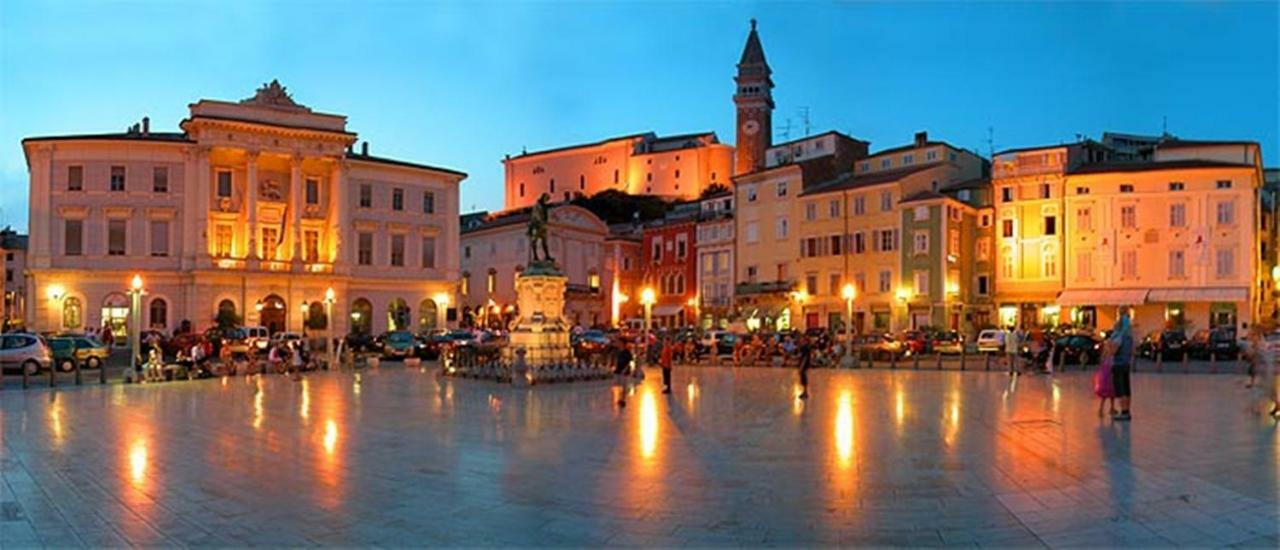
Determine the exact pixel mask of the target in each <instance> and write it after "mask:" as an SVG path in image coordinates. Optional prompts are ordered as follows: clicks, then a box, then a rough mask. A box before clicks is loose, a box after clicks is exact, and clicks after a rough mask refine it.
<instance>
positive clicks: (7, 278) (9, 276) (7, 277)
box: [4, 267, 13, 283]
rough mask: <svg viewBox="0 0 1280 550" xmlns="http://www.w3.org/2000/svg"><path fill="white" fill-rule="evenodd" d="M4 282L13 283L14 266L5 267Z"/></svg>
mask: <svg viewBox="0 0 1280 550" xmlns="http://www.w3.org/2000/svg"><path fill="white" fill-rule="evenodd" d="M4 282H6V283H12V282H13V268H12V267H6V268H4Z"/></svg>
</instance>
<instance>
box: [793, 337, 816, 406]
mask: <svg viewBox="0 0 1280 550" xmlns="http://www.w3.org/2000/svg"><path fill="white" fill-rule="evenodd" d="M796 355H797V360H798V362H799V367H800V399H808V398H809V365H810V362H811V361H812V359H813V346H812V345H811V344H810V343H809V337H808V336H804V335H801V336H800V343H799V345H798V346H796Z"/></svg>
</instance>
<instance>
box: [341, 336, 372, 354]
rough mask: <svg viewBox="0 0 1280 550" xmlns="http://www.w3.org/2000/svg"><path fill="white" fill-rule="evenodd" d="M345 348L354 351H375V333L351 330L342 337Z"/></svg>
mask: <svg viewBox="0 0 1280 550" xmlns="http://www.w3.org/2000/svg"><path fill="white" fill-rule="evenodd" d="M342 341H343V346H342V347H343V348H345V349H349V350H351V351H353V352H362V351H373V350H376V349H377V348H376V342H375V341H374V338H373V335H372V334H369V333H367V332H351V333H348V334H347V335H346V336H345V337H343V339H342Z"/></svg>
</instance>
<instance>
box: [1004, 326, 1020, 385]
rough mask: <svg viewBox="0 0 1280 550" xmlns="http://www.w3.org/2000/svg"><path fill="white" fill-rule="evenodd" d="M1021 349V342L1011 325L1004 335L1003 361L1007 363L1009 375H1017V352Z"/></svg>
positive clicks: (1016, 330)
mask: <svg viewBox="0 0 1280 550" xmlns="http://www.w3.org/2000/svg"><path fill="white" fill-rule="evenodd" d="M1021 348H1022V342H1021V341H1020V339H1019V337H1018V329H1017V328H1016V327H1014V326H1013V325H1010V326H1009V329H1008V330H1007V331H1005V333H1004V355H1005V361H1007V362H1008V363H1009V375H1010V376H1014V375H1017V374H1019V371H1018V351H1019V350H1020V349H1021Z"/></svg>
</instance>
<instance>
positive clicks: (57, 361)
mask: <svg viewBox="0 0 1280 550" xmlns="http://www.w3.org/2000/svg"><path fill="white" fill-rule="evenodd" d="M47 342H48V343H49V351H50V352H51V353H53V364H54V366H56V367H57V368H58V370H61V371H63V372H71V371H72V370H74V369H75V366H76V365H77V364H78V365H80V366H81V367H82V368H88V369H96V368H99V367H101V366H102V365H103V364H104V363H106V361H107V356H108V355H110V353H111V350H109V349H107V346H106V344H103V343H102V342H99V341H97V340H95V339H93V338H89V337H87V336H55V337H53V338H49V339H48V340H47Z"/></svg>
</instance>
